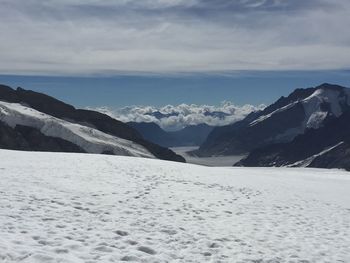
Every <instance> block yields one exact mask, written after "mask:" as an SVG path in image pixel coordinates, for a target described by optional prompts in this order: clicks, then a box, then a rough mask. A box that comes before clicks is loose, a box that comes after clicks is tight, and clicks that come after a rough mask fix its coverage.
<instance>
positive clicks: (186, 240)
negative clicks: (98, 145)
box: [0, 150, 350, 263]
mask: <svg viewBox="0 0 350 263" xmlns="http://www.w3.org/2000/svg"><path fill="white" fill-rule="evenodd" d="M0 160H1V161H0V180H1V183H0V196H1V199H0V262H35V263H37V262H39V263H40V262H45V263H46V262H90V263H92V262H123V261H130V262H350V250H349V246H350V195H349V190H350V176H349V173H346V172H343V171H339V170H320V169H303V168H290V169H288V168H209V167H202V166H196V165H190V164H181V163H173V162H166V161H160V160H152V159H143V158H134V157H120V156H105V155H92V154H64V153H33V152H17V151H6V150H0Z"/></svg>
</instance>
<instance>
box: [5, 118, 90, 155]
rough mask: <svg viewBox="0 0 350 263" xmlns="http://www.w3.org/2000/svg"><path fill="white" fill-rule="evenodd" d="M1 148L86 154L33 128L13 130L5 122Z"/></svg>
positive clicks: (18, 127)
mask: <svg viewBox="0 0 350 263" xmlns="http://www.w3.org/2000/svg"><path fill="white" fill-rule="evenodd" d="M0 148H2V149H11V150H27V151H42V152H77V153H83V152H85V151H84V150H83V149H81V148H80V147H79V146H77V145H75V144H73V143H70V142H68V141H65V140H62V139H60V138H56V137H50V136H45V135H44V134H42V133H41V132H40V131H38V130H37V129H34V128H32V127H28V126H21V125H17V126H16V128H15V129H12V128H11V127H9V126H8V125H7V124H5V123H3V122H0Z"/></svg>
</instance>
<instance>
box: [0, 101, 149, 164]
mask: <svg viewBox="0 0 350 263" xmlns="http://www.w3.org/2000/svg"><path fill="white" fill-rule="evenodd" d="M0 121H3V122H5V123H6V124H7V125H9V126H10V127H12V128H14V127H15V126H16V125H24V126H29V127H33V128H36V129H38V130H40V131H41V132H42V133H43V134H45V135H46V136H51V137H58V138H61V139H63V140H66V141H69V142H71V143H74V144H75V145H78V146H80V147H81V148H82V149H84V150H85V151H86V152H88V153H113V154H117V155H126V156H139V157H149V158H154V156H153V155H152V154H151V153H150V152H149V151H148V150H147V149H145V148H144V147H143V146H141V145H138V144H136V143H134V142H132V141H128V140H125V139H121V138H118V137H115V136H112V135H109V134H106V133H104V132H101V131H99V130H97V129H94V128H91V127H87V126H83V125H80V124H76V123H71V122H68V121H64V120H61V119H58V118H55V117H53V116H50V115H47V114H45V113H42V112H39V111H37V110H34V109H32V108H30V107H26V106H24V105H21V104H18V103H8V102H3V101H0Z"/></svg>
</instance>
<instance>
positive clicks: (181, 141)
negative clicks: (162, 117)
mask: <svg viewBox="0 0 350 263" xmlns="http://www.w3.org/2000/svg"><path fill="white" fill-rule="evenodd" d="M127 124H128V125H129V126H131V127H133V128H134V129H136V130H137V131H138V132H139V133H141V135H142V136H143V137H144V138H145V139H146V140H148V141H151V142H153V143H156V144H159V145H161V146H164V147H178V146H197V145H200V144H202V143H203V142H204V141H205V140H206V138H207V136H208V134H209V133H210V132H211V131H212V130H213V127H212V126H209V125H207V124H198V125H190V126H187V127H185V128H183V129H181V130H178V131H171V132H169V131H165V130H163V129H162V128H161V127H159V126H158V125H157V124H156V123H153V122H129V123H127Z"/></svg>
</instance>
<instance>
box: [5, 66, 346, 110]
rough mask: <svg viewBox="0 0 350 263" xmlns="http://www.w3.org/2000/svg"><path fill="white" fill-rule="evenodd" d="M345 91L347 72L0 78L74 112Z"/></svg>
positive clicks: (249, 101)
mask: <svg viewBox="0 0 350 263" xmlns="http://www.w3.org/2000/svg"><path fill="white" fill-rule="evenodd" d="M324 82H329V83H336V84H341V85H344V86H347V87H350V71H314V72H310V71H308V72H305V71H298V72H297V71H294V72H291V71H288V72H250V71H249V72H240V73H231V74H226V75H208V74H196V75H178V76H164V75H158V76H150V75H149V76H109V77H106V76H104V77H49V76H6V75H0V83H3V84H7V85H10V86H12V87H13V88H15V87H18V86H21V87H23V88H26V89H32V90H36V91H39V92H44V93H46V94H50V95H52V96H55V97H57V98H60V99H62V100H64V101H66V102H68V103H71V104H73V105H75V106H77V107H86V106H91V107H99V106H108V107H123V106H129V105H154V106H164V105H167V104H172V105H177V104H181V103H187V104H191V103H195V104H199V105H201V104H209V105H217V104H219V103H220V102H222V101H224V100H227V101H231V102H233V103H235V104H237V105H244V104H253V105H258V104H262V103H264V104H269V103H271V102H273V101H275V100H276V99H277V98H279V97H280V96H286V95H288V94H289V93H290V92H291V91H292V90H294V89H295V88H307V87H312V86H317V85H319V84H322V83H324Z"/></svg>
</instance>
